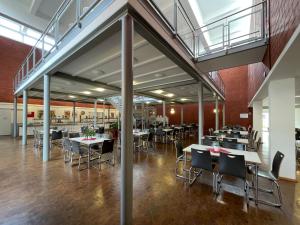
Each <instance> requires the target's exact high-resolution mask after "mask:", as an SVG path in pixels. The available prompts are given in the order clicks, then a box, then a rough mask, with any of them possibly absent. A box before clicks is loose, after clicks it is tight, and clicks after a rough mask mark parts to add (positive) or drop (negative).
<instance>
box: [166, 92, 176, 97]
mask: <svg viewBox="0 0 300 225" xmlns="http://www.w3.org/2000/svg"><path fill="white" fill-rule="evenodd" d="M173 96H174V94H172V93H169V94H166V97H169V98H172V97H173Z"/></svg>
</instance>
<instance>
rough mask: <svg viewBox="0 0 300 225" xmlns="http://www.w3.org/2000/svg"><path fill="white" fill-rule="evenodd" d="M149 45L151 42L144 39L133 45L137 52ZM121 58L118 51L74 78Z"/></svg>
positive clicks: (78, 72)
mask: <svg viewBox="0 0 300 225" xmlns="http://www.w3.org/2000/svg"><path fill="white" fill-rule="evenodd" d="M148 44H149V42H147V41H146V40H145V39H143V40H142V41H139V42H137V43H135V44H134V45H133V49H134V50H136V49H139V48H141V47H143V46H146V45H148ZM119 57H121V50H120V51H118V52H116V53H114V54H112V55H110V56H108V57H106V58H104V59H102V60H101V61H98V62H97V63H94V64H91V65H89V66H88V67H86V68H83V69H82V70H79V71H77V72H76V73H75V74H74V76H78V75H79V74H82V73H85V72H86V71H88V70H92V69H95V68H96V67H99V66H101V65H103V64H105V63H108V62H110V61H112V60H114V59H117V58H119Z"/></svg>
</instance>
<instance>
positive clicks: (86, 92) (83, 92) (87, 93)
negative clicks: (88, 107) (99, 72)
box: [81, 91, 92, 95]
mask: <svg viewBox="0 0 300 225" xmlns="http://www.w3.org/2000/svg"><path fill="white" fill-rule="evenodd" d="M81 93H82V94H85V95H90V94H92V92H90V91H82V92H81Z"/></svg>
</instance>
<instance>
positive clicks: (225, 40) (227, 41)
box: [148, 0, 267, 95]
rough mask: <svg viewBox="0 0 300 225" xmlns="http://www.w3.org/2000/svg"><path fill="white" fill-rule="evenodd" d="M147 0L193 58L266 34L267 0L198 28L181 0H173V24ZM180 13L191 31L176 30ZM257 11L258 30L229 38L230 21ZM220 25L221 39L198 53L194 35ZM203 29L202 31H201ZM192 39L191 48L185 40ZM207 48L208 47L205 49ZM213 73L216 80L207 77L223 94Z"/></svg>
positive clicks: (198, 36)
mask: <svg viewBox="0 0 300 225" xmlns="http://www.w3.org/2000/svg"><path fill="white" fill-rule="evenodd" d="M148 2H149V3H150V5H151V6H152V7H154V8H155V11H156V12H157V13H158V14H159V16H160V17H161V18H162V20H163V21H165V22H166V21H167V25H168V27H169V28H170V29H171V31H172V32H173V33H174V34H175V36H176V37H177V38H178V39H179V41H180V42H181V43H182V44H183V45H184V46H185V47H186V49H187V50H188V52H189V53H190V54H191V55H192V57H193V58H195V59H197V58H198V57H200V56H202V55H206V54H212V53H214V52H218V51H222V50H226V49H228V48H230V47H233V46H237V45H242V44H246V43H250V42H253V41H256V40H260V39H264V38H265V37H266V36H267V35H266V34H265V26H266V13H265V10H266V4H267V1H266V0H263V1H261V2H259V3H257V4H254V5H252V6H250V7H247V8H245V9H242V10H240V11H238V12H235V13H232V14H230V15H227V16H225V17H223V18H221V19H218V20H216V21H214V22H211V23H209V24H206V25H204V26H201V27H199V28H195V27H194V25H193V23H192V22H191V20H190V17H189V16H188V15H187V13H186V11H185V10H184V7H183V6H182V4H181V1H180V0H174V6H175V7H174V12H173V17H174V24H173V25H172V24H170V22H169V20H168V19H167V18H166V16H165V15H164V14H163V12H162V11H161V9H160V7H159V6H158V4H157V3H156V2H154V0H148ZM260 5H261V6H262V8H261V9H259V10H255V11H252V12H250V13H248V14H246V15H242V16H239V17H238V18H234V19H232V20H231V21H228V19H229V18H231V17H233V16H235V15H239V14H241V13H243V12H245V11H247V10H251V9H255V8H256V7H259V6H260ZM179 13H181V14H182V17H183V19H184V20H185V22H186V23H187V24H188V26H189V28H190V30H191V32H185V33H181V34H180V33H178V30H177V24H178V14H179ZM257 13H260V14H259V15H260V16H261V19H262V21H261V27H260V30H259V31H252V32H249V33H248V34H243V35H240V36H239V37H233V38H231V37H230V23H232V22H233V21H236V20H239V19H241V18H245V17H246V16H249V15H250V16H251V15H256V14H257ZM221 21H224V23H222V24H220V25H218V23H219V22H221ZM214 24H216V25H215V26H214V27H209V26H212V25H214ZM219 27H221V28H222V29H221V30H222V31H221V32H222V33H221V35H222V36H221V41H220V42H218V43H217V44H216V43H213V44H211V45H209V46H205V49H204V52H205V53H204V54H201V55H200V54H199V52H202V51H201V49H200V43H201V42H200V35H196V34H197V33H198V32H202V33H203V32H209V31H210V30H213V29H216V28H219ZM205 28H208V29H205ZM203 30H204V31H203ZM256 33H261V36H259V37H254V38H253V37H250V35H253V34H254V35H255V34H256ZM189 34H191V36H192V37H188V38H185V36H187V35H189ZM247 36H249V38H248V39H246V40H243V41H241V42H238V43H234V44H231V41H233V40H238V39H239V38H243V37H247ZM187 40H188V41H192V42H193V43H192V45H193V46H192V49H191V47H190V46H189V45H188V43H186V41H187ZM218 45H220V47H217V48H214V49H210V47H211V46H218ZM207 48H208V49H207ZM213 73H214V76H216V77H218V80H219V81H216V80H215V79H213V78H212V73H209V74H208V75H207V76H208V77H209V79H210V80H212V81H213V82H214V83H215V85H216V86H217V88H218V89H219V90H220V91H221V92H222V93H223V94H224V95H225V86H224V82H223V80H222V78H221V77H220V75H219V74H218V73H216V72H213Z"/></svg>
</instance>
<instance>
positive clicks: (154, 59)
mask: <svg viewBox="0 0 300 225" xmlns="http://www.w3.org/2000/svg"><path fill="white" fill-rule="evenodd" d="M164 58H166V56H165V55H159V56H155V57H153V58H150V59H147V60H145V61H143V62H140V63H136V64H134V65H133V68H138V67H140V66H144V65H146V64H148V63H152V62H156V61H158V60H161V59H164ZM121 72H122V70H121V69H119V70H115V71H113V72H111V73H107V74H103V75H100V76H98V77H96V78H93V79H92V80H93V81H96V80H100V79H103V78H106V77H110V76H112V75H116V74H118V73H121Z"/></svg>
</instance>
